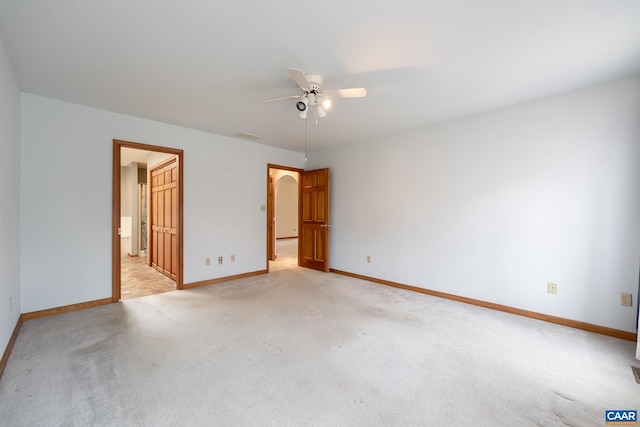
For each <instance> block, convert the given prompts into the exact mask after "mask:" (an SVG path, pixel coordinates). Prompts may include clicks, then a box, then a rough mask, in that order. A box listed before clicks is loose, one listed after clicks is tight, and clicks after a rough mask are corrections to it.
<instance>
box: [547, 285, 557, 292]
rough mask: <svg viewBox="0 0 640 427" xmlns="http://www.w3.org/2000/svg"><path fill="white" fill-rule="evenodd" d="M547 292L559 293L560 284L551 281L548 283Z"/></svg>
mask: <svg viewBox="0 0 640 427" xmlns="http://www.w3.org/2000/svg"><path fill="white" fill-rule="evenodd" d="M547 293H550V294H557V293H558V284H557V283H553V282H549V283H547Z"/></svg>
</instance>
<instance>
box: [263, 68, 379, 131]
mask: <svg viewBox="0 0 640 427" xmlns="http://www.w3.org/2000/svg"><path fill="white" fill-rule="evenodd" d="M287 71H288V72H289V75H290V76H291V78H292V79H293V80H294V81H295V82H296V83H297V84H298V86H299V87H300V90H301V91H302V94H301V95H292V96H285V97H284V98H276V99H269V100H266V101H262V102H261V104H272V103H275V102H286V101H289V100H293V99H297V100H298V102H296V108H297V109H298V117H300V118H301V119H303V120H304V119H306V118H307V114H308V112H309V109H308V107H309V106H315V111H316V117H318V118H319V119H323V118H325V117H326V115H327V110H328V109H329V108H330V107H331V98H363V97H364V96H366V95H367V90H366V89H365V88H362V87H358V88H349V89H333V90H323V89H322V77H320V76H318V75H315V74H305V73H303V72H302V70H298V69H297V68H289V69H288V70H287Z"/></svg>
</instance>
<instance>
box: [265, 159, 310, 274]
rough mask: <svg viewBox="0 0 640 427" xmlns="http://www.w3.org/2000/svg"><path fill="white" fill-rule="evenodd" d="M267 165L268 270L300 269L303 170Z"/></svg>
mask: <svg viewBox="0 0 640 427" xmlns="http://www.w3.org/2000/svg"><path fill="white" fill-rule="evenodd" d="M267 166H268V167H267V171H268V177H267V178H268V189H267V195H268V196H267V271H271V270H282V269H286V268H291V267H296V266H298V265H299V262H298V252H299V251H298V236H299V228H298V227H299V215H300V208H299V205H300V189H301V187H300V185H301V181H300V180H301V172H302V170H301V169H296V168H290V167H286V166H278V165H267Z"/></svg>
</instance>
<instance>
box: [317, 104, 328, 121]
mask: <svg viewBox="0 0 640 427" xmlns="http://www.w3.org/2000/svg"><path fill="white" fill-rule="evenodd" d="M316 116H317V117H318V118H319V119H324V118H325V117H326V116H327V112H326V111H325V109H324V108H323V107H322V104H318V105H316Z"/></svg>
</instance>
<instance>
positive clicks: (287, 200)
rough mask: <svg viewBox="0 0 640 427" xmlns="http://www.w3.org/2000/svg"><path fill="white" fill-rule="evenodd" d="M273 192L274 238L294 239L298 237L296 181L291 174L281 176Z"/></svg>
mask: <svg viewBox="0 0 640 427" xmlns="http://www.w3.org/2000/svg"><path fill="white" fill-rule="evenodd" d="M295 175H296V176H297V175H298V173H297V172H295ZM275 191H276V237H277V238H286V237H295V236H297V235H298V181H297V179H296V178H294V175H293V174H292V175H282V176H281V177H280V178H279V179H278V182H277V183H276V190H275Z"/></svg>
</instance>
